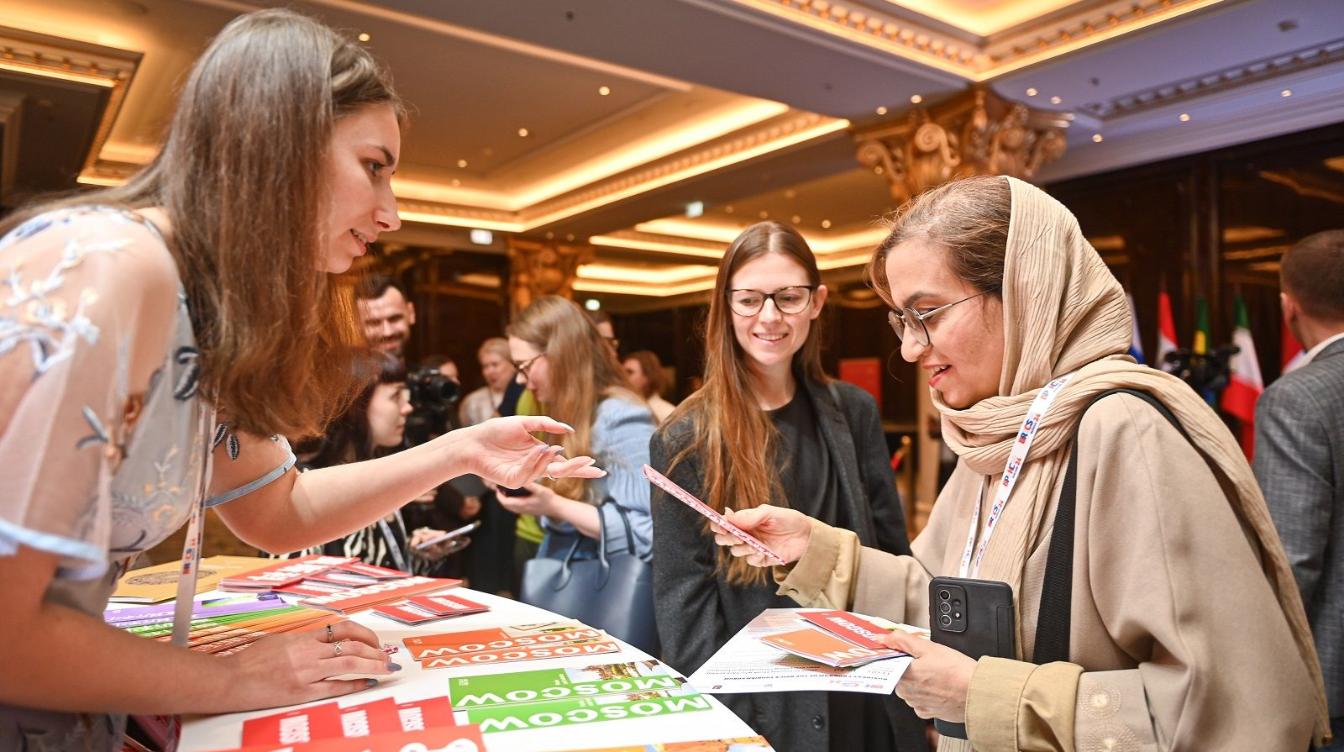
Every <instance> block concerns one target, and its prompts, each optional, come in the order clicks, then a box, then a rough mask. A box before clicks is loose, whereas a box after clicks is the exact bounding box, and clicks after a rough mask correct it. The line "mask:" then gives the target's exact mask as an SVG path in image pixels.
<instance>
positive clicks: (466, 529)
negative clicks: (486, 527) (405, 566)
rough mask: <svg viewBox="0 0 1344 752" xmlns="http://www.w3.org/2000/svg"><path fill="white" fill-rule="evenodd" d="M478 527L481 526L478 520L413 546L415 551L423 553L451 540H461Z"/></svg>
mask: <svg viewBox="0 0 1344 752" xmlns="http://www.w3.org/2000/svg"><path fill="white" fill-rule="evenodd" d="M480 526H481V521H480V520H476V521H474V522H470V523H468V524H466V525H463V526H462V527H459V528H458V529H456V530H450V531H448V532H446V533H444V534H443V535H436V536H434V537H433V538H430V539H429V540H427V541H423V542H421V543H417V544H416V546H415V550H417V551H425V550H427V549H430V548H433V547H435V546H437V545H440V544H442V543H443V542H444V541H450V540H453V539H454V538H461V537H462V536H464V535H466V534H467V533H470V532H471V531H473V530H475V529H476V528H478V527H480Z"/></svg>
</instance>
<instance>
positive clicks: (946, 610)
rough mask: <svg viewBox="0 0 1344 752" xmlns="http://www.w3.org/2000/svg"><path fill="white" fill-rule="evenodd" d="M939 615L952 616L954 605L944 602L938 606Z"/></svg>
mask: <svg viewBox="0 0 1344 752" xmlns="http://www.w3.org/2000/svg"><path fill="white" fill-rule="evenodd" d="M938 613H940V614H950V613H952V604H950V603H948V602H946V601H944V602H942V603H939V604H938Z"/></svg>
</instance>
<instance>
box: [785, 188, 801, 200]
mask: <svg viewBox="0 0 1344 752" xmlns="http://www.w3.org/2000/svg"><path fill="white" fill-rule="evenodd" d="M797 196H798V191H795V190H794V189H792V188H790V189H788V190H786V191H784V198H787V199H790V200H792V199H794V198H797Z"/></svg>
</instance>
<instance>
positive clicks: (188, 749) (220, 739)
mask: <svg viewBox="0 0 1344 752" xmlns="http://www.w3.org/2000/svg"><path fill="white" fill-rule="evenodd" d="M452 592H453V593H457V594H461V595H462V596H463V597H465V598H467V599H469V600H474V601H477V602H478V603H482V604H484V605H487V606H489V607H490V611H488V612H486V613H483V614H473V615H471V616H462V617H458V618H455V619H446V620H443V621H438V622H433V623H430V624H425V625H422V626H418V627H408V626H405V625H402V624H398V623H396V622H394V621H392V620H390V619H387V618H384V617H382V616H379V615H377V614H375V613H373V612H372V611H365V612H362V613H359V614H355V615H354V616H353V617H352V619H353V620H354V621H357V622H359V623H360V624H363V625H364V626H367V627H369V628H370V629H372V630H373V631H374V632H376V633H377V634H378V637H379V639H381V640H382V641H383V642H384V643H391V644H395V645H398V646H400V647H401V650H399V651H398V652H397V653H396V654H395V655H393V656H392V660H393V661H395V662H396V663H398V664H400V665H401V671H399V672H397V673H396V674H393V675H392V676H393V678H390V679H384V680H382V681H381V683H380V684H379V685H378V686H376V687H374V688H372V689H367V690H364V691H362V692H356V693H354V694H352V695H346V696H344V697H340V698H337V702H338V703H339V704H340V705H341V706H342V707H344V706H349V705H361V704H363V703H366V702H372V701H374V700H381V699H382V698H384V697H392V698H394V699H396V701H397V702H410V701H412V700H421V699H426V698H430V697H444V696H447V694H448V680H449V679H451V678H452V677H456V676H477V675H481V674H499V673H504V672H509V671H530V670H535V669H544V668H577V667H580V666H588V665H592V664H593V663H595V662H601V663H620V662H624V661H639V660H647V659H648V658H649V657H650V656H649V655H648V654H647V653H644V652H643V651H641V650H638V649H636V648H634V647H631V646H630V645H626V644H624V643H621V647H622V649H621V652H619V653H611V654H609V655H601V656H577V657H574V658H552V659H548V660H541V661H523V662H518V663H506V664H499V665H493V666H470V667H463V668H447V669H431V670H428V671H425V670H421V669H420V666H419V665H418V664H417V663H416V662H415V661H414V660H412V659H411V657H410V655H409V653H408V651H407V650H406V647H405V646H404V645H402V644H401V640H402V638H404V637H409V636H412V635H416V634H436V633H440V632H457V631H465V630H468V629H483V628H486V627H503V626H509V625H512V624H526V623H534V622H538V621H547V620H552V619H559V618H563V617H560V616H557V615H555V614H552V613H550V612H549V611H544V610H542V609H539V608H535V607H533V606H528V605H526V604H523V603H518V602H517V601H512V600H509V599H507V598H500V597H498V596H494V595H488V594H486V593H480V592H477V591H475V590H468V589H466V588H458V589H456V590H453V591H452ZM599 659H600V660H599ZM706 697H709V696H708V695H706ZM709 699H710V703H711V704H712V705H713V706H714V707H713V709H712V710H709V711H700V712H695V713H681V714H673V715H668V716H662V717H657V718H640V719H627V720H620V721H602V722H597V723H586V724H581V725H574V726H562V727H557V728H547V729H528V730H526V731H504V732H499V733H494V734H487V735H485V737H484V739H485V744H486V747H487V748H488V749H489V750H490V752H506V751H510V752H512V751H516V752H560V751H561V750H571V749H593V748H601V747H616V746H621V745H639V744H649V743H654V742H684V741H697V740H701V739H723V738H731V737H741V736H753V735H754V734H755V732H754V731H752V730H751V727H749V726H747V724H745V723H743V722H742V720H741V719H739V718H738V717H737V716H736V715H734V714H733V712H732V711H731V710H728V709H727V708H726V707H724V706H723V705H722V704H721V703H720V702H719V701H718V700H715V699H714V698H712V697H710V698H709ZM309 704H314V705H315V704H318V703H309ZM293 707H301V706H298V705H295V706H293ZM278 712H281V709H276V708H272V709H269V710H258V711H253V712H248V713H230V714H227V715H216V716H198V717H189V718H184V719H183V721H184V722H183V728H182V743H181V746H180V747H179V749H180V750H182V751H183V752H194V751H196V750H219V749H231V748H235V747H237V746H238V745H239V744H240V743H241V742H242V728H243V721H245V720H247V719H249V718H254V717H257V716H263V715H271V714H273V713H278Z"/></svg>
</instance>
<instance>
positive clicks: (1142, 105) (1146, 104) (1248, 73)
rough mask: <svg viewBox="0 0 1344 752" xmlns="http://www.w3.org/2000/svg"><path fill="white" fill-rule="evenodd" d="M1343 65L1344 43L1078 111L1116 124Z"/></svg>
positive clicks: (1169, 85) (1199, 77) (1263, 61)
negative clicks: (1210, 96)
mask: <svg viewBox="0 0 1344 752" xmlns="http://www.w3.org/2000/svg"><path fill="white" fill-rule="evenodd" d="M1340 61H1344V39H1336V40H1333V41H1330V42H1326V43H1325V44H1320V45H1315V46H1313V47H1306V48H1303V49H1300V50H1295V51H1293V52H1289V53H1287V54H1283V55H1275V56H1274V57H1271V58H1263V59H1260V60H1254V61H1251V62H1249V63H1244V64H1242V65H1237V66H1234V67H1231V68H1224V69H1222V70H1216V71H1211V72H1209V73H1205V74H1203V75H1200V76H1193V77H1190V78H1186V79H1182V80H1180V81H1174V82H1171V83H1166V84H1162V85H1161V86H1154V87H1152V88H1149V89H1145V90H1143V91H1137V92H1133V93H1130V94H1125V95H1124V96H1120V97H1114V98H1112V99H1109V100H1107V101H1105V102H1090V103H1088V104H1085V105H1083V106H1082V107H1080V108H1079V109H1080V110H1082V111H1083V112H1086V113H1087V114H1089V115H1092V116H1094V117H1097V118H1101V119H1102V120H1113V119H1115V118H1120V117H1125V116H1128V115H1133V114H1135V113H1140V112H1144V111H1147V110H1152V109H1155V108H1158V107H1165V106H1167V105H1170V104H1174V103H1177V102H1184V101H1187V100H1190V99H1194V98H1196V97H1202V96H1205V95H1208V94H1215V93H1217V92H1220V91H1225V90H1228V89H1234V88H1237V87H1240V86H1246V85H1247V84H1253V83H1259V82H1262V81H1268V80H1270V79H1274V78H1279V77H1282V76H1288V75H1292V74H1295V73H1300V72H1302V71H1306V70H1310V69H1312V68H1319V67H1323V66H1326V65H1332V64H1334V63H1338V62H1340Z"/></svg>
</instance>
